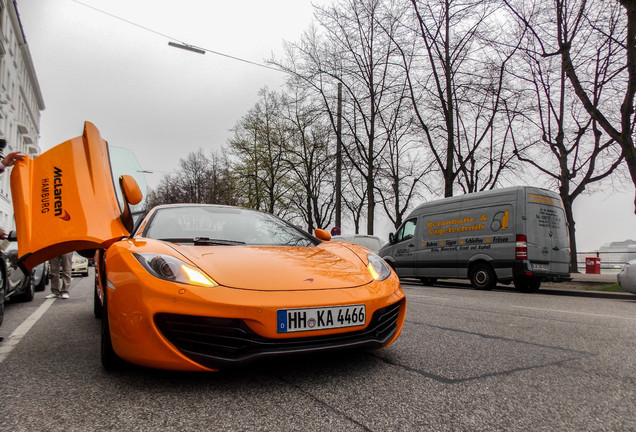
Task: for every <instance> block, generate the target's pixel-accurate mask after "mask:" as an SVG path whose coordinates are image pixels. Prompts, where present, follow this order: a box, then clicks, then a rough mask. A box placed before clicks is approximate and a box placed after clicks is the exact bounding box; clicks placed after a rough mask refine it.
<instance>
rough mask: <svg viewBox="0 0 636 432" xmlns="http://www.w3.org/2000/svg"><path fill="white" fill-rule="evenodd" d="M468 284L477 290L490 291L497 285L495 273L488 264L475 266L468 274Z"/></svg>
mask: <svg viewBox="0 0 636 432" xmlns="http://www.w3.org/2000/svg"><path fill="white" fill-rule="evenodd" d="M470 283H471V284H472V286H473V287H474V288H475V289H478V290H491V289H493V288H494V287H495V285H496V284H497V277H496V276H495V272H494V271H493V270H492V267H490V266H489V265H488V264H485V263H479V264H475V266H474V267H473V268H472V270H471V272H470Z"/></svg>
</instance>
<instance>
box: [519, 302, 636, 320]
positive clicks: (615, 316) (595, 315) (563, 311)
mask: <svg viewBox="0 0 636 432" xmlns="http://www.w3.org/2000/svg"><path fill="white" fill-rule="evenodd" d="M511 307H514V308H518V309H529V310H536V311H541V312H557V313H566V314H575V315H586V316H591V317H597V318H616V319H624V320H630V321H636V318H632V317H622V316H617V315H604V314H595V313H589V312H575V311H568V310H561V309H546V308H534V307H529V306H514V305H512V306H511Z"/></svg>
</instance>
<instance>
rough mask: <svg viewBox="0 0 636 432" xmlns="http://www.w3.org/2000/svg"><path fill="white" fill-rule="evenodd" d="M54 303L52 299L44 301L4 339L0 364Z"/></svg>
mask: <svg viewBox="0 0 636 432" xmlns="http://www.w3.org/2000/svg"><path fill="white" fill-rule="evenodd" d="M54 301H55V299H54V298H51V299H46V300H44V303H42V305H40V307H39V308H37V310H36V311H35V312H33V313H32V314H31V315H30V316H29V317H28V318H27V319H26V320H24V322H23V323H22V324H20V325H19V326H18V328H17V329H15V330H14V331H13V333H11V336H9V337H8V338H6V339H5V340H4V341H3V342H2V344H0V363H2V362H3V361H4V359H5V358H7V356H8V355H9V354H10V353H11V351H13V348H15V347H16V346H17V345H18V344H19V343H20V341H21V340H22V338H23V337H24V336H25V335H26V334H27V333H28V332H29V330H31V327H33V325H34V324H35V323H36V322H38V320H39V319H40V318H42V315H44V313H45V312H46V311H47V309H48V308H50V307H51V305H52V304H53V302H54Z"/></svg>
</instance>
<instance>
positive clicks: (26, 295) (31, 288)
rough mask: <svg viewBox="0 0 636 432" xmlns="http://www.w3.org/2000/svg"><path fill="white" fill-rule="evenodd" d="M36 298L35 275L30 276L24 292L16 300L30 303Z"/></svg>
mask: <svg viewBox="0 0 636 432" xmlns="http://www.w3.org/2000/svg"><path fill="white" fill-rule="evenodd" d="M33 297H35V284H34V283H33V275H29V277H28V278H27V280H26V283H25V284H24V292H23V293H22V294H20V295H17V296H15V297H14V298H15V299H16V300H17V301H20V302H30V301H31V300H33Z"/></svg>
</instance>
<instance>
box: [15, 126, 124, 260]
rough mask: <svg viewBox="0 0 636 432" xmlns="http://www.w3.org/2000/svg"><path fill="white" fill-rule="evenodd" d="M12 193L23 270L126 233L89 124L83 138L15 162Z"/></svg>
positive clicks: (103, 153)
mask: <svg viewBox="0 0 636 432" xmlns="http://www.w3.org/2000/svg"><path fill="white" fill-rule="evenodd" d="M11 193H12V195H13V208H14V213H15V224H16V231H17V236H18V255H19V257H20V258H19V259H20V260H21V263H22V265H23V266H24V267H26V269H27V270H30V269H31V268H32V267H34V266H36V265H37V264H39V263H41V262H44V261H46V260H48V259H51V258H54V257H56V256H59V255H62V254H64V253H67V252H71V251H76V250H82V249H93V248H103V247H107V246H108V245H110V244H111V243H112V242H113V241H115V240H118V239H120V238H121V237H123V236H126V235H128V234H129V233H128V231H127V230H126V228H125V227H124V225H123V223H122V221H121V219H120V215H121V211H120V207H119V204H118V201H117V194H116V192H115V186H114V185H113V178H112V174H111V167H110V161H109V154H108V145H107V144H106V141H104V139H103V138H102V137H101V135H100V133H99V131H98V130H97V128H96V127H95V125H93V124H92V123H89V122H86V123H85V124H84V133H83V135H82V136H80V137H77V138H73V139H71V140H69V141H66V142H64V143H62V144H59V145H57V146H56V147H53V148H52V149H50V150H49V151H47V152H45V153H43V154H41V155H39V156H36V157H35V158H31V157H29V156H26V157H25V158H24V160H22V161H18V162H17V163H16V164H15V166H14V168H13V172H12V173H11Z"/></svg>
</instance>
